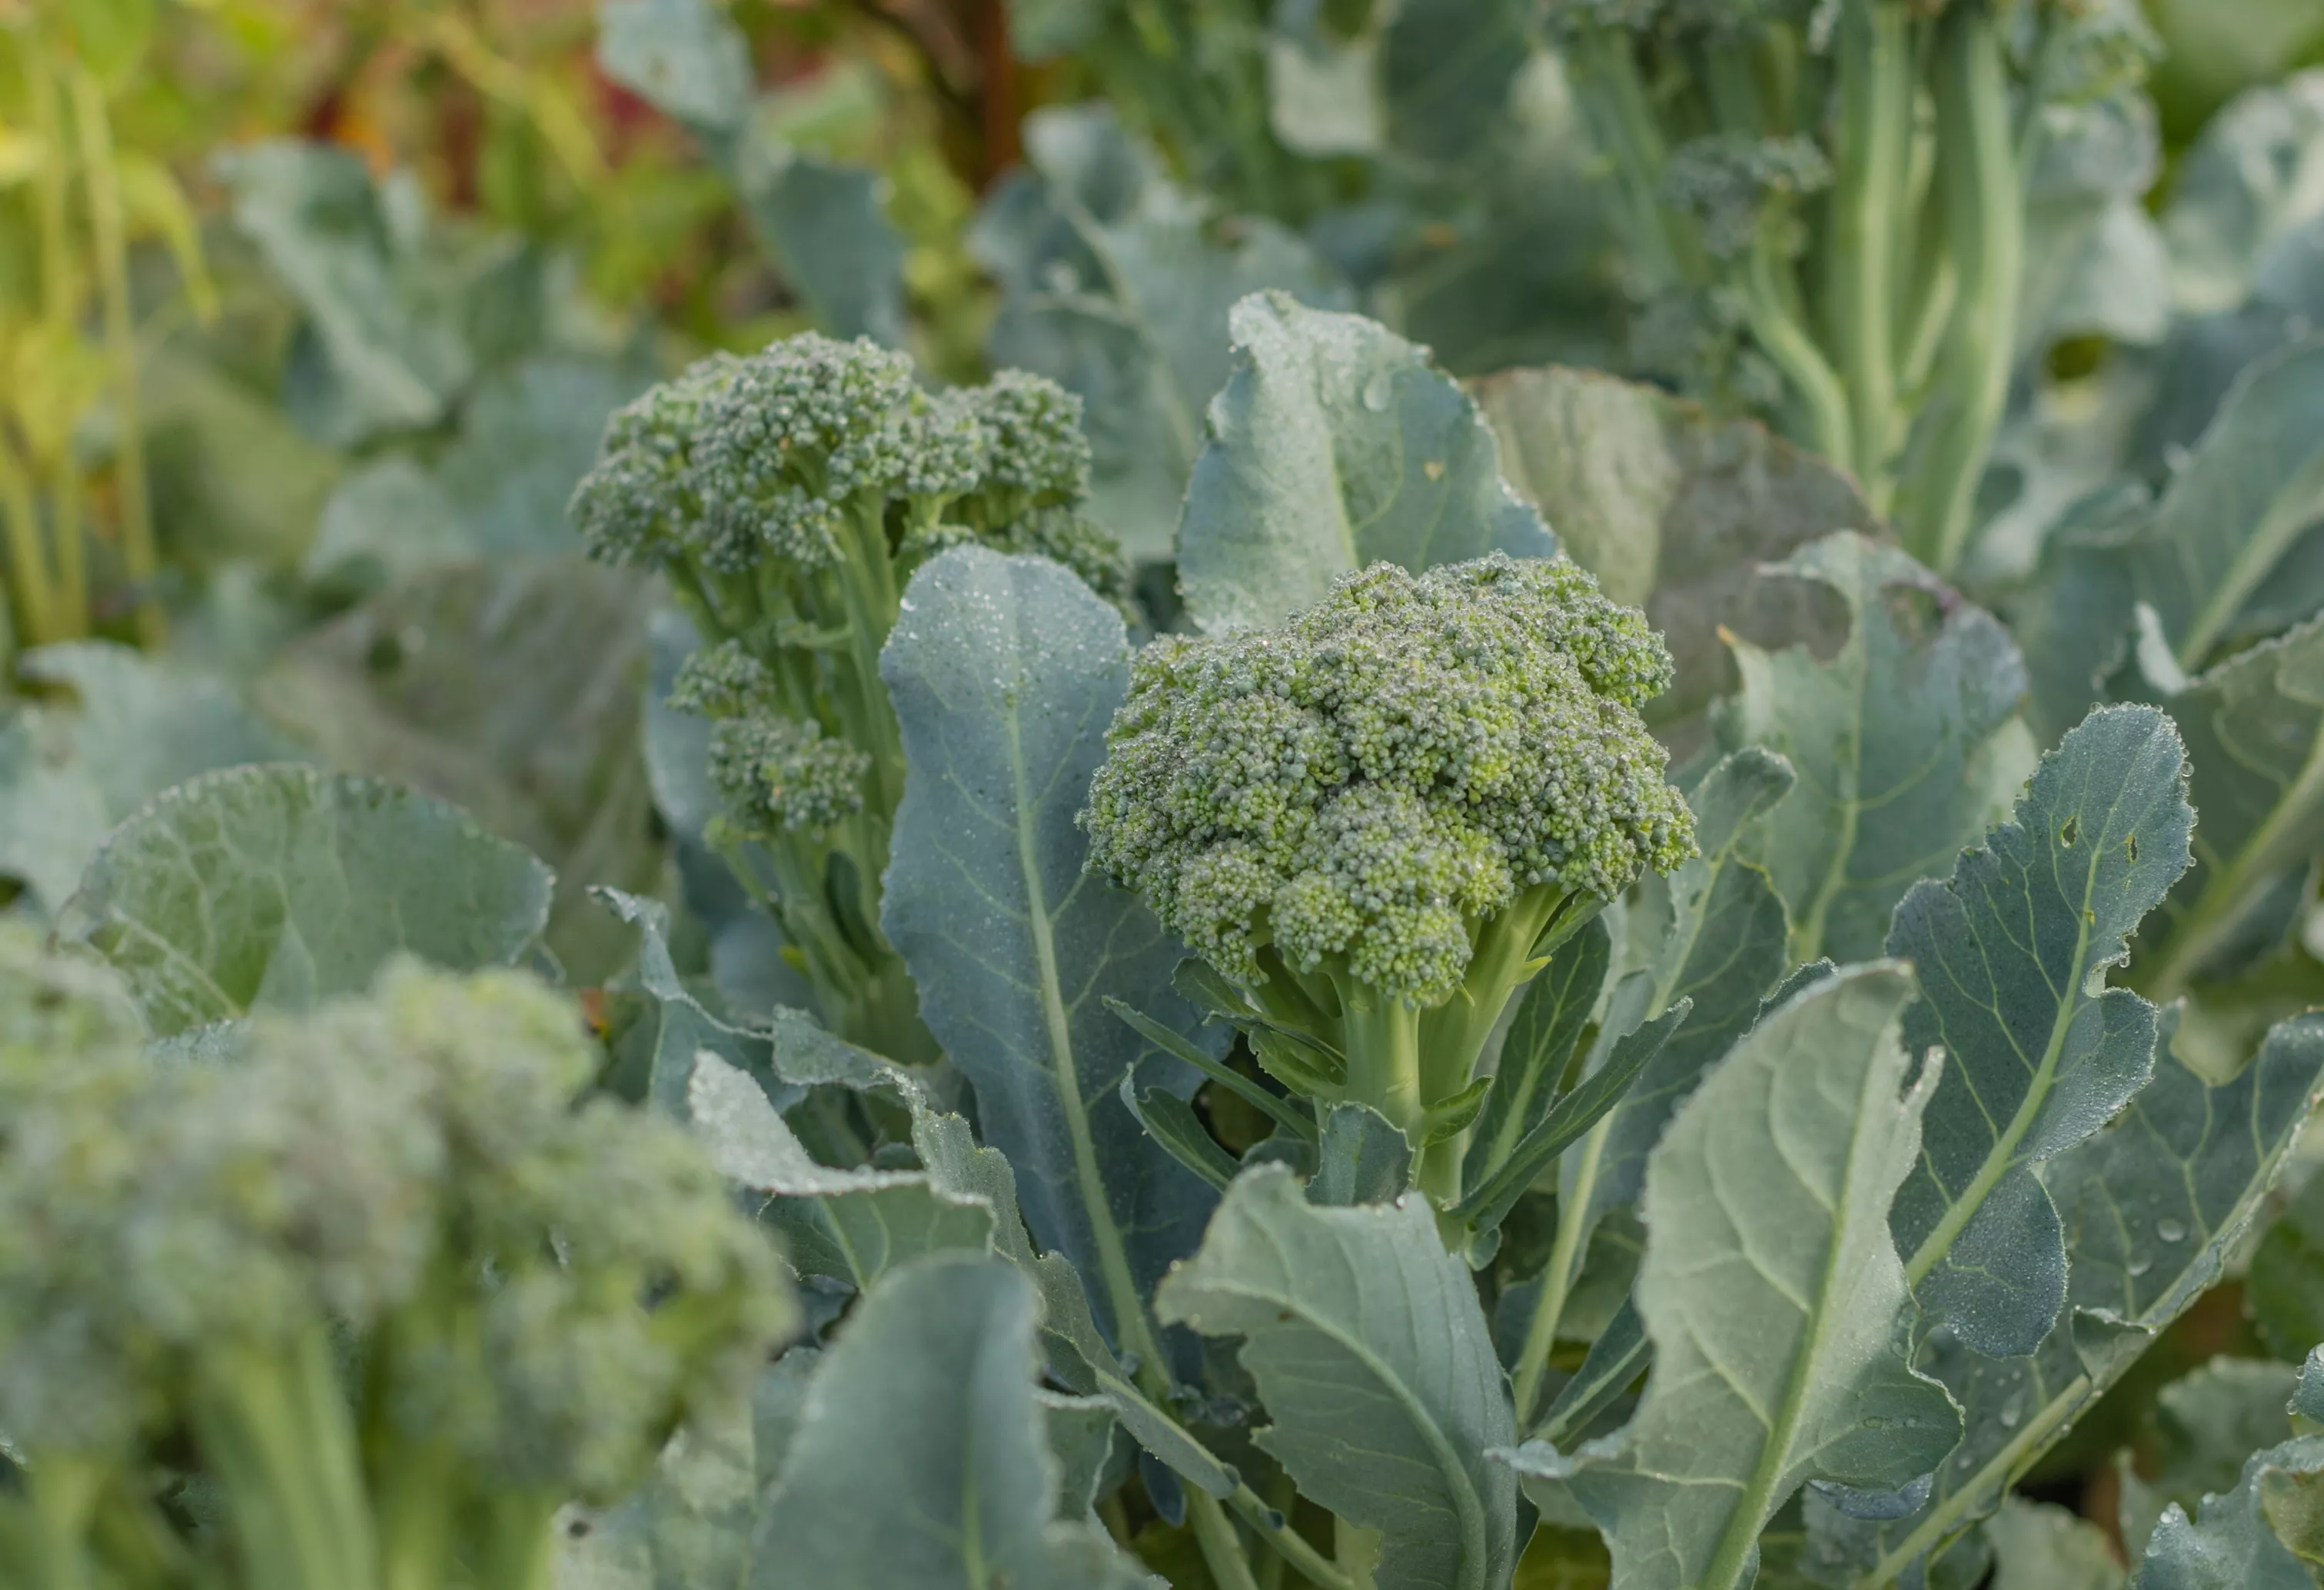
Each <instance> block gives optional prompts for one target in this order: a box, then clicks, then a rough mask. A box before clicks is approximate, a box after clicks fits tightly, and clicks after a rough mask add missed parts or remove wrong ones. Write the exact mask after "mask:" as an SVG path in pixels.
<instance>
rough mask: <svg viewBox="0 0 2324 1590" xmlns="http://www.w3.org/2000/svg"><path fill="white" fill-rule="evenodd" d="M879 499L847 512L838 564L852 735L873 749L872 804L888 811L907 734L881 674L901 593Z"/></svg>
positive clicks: (899, 787)
mask: <svg viewBox="0 0 2324 1590" xmlns="http://www.w3.org/2000/svg"><path fill="white" fill-rule="evenodd" d="M880 514H881V509H880V507H879V505H878V504H876V503H875V504H870V505H865V506H859V507H858V508H857V510H856V511H855V512H854V513H851V514H850V515H849V516H848V522H849V527H850V533H848V534H847V535H845V536H844V537H843V538H842V541H843V542H844V546H843V548H842V553H843V556H842V559H841V562H840V566H839V569H838V570H837V575H838V582H839V588H840V597H841V602H842V605H843V609H844V614H845V616H846V622H847V639H848V660H849V668H848V670H847V671H848V672H850V673H851V674H852V675H853V679H851V680H850V681H849V683H850V689H851V693H852V695H853V698H854V700H853V710H854V712H855V714H856V715H857V718H856V721H855V722H854V723H853V724H852V725H850V729H851V731H852V732H851V733H850V734H849V735H848V738H849V739H850V740H851V741H853V743H854V744H856V745H857V746H859V747H860V748H862V750H865V751H868V752H870V753H871V780H872V790H871V794H872V797H873V804H875V805H876V806H877V808H878V809H879V810H880V811H881V812H882V813H883V814H884V813H891V812H893V811H894V810H895V809H896V803H897V802H898V801H899V800H902V799H903V794H904V739H903V732H902V730H900V729H899V727H898V726H897V724H896V712H895V708H894V707H891V706H890V705H889V702H888V687H887V686H886V685H885V684H884V683H882V682H881V678H880V650H881V647H883V646H885V645H886V644H887V643H888V632H889V631H890V630H891V629H893V628H894V627H895V626H896V615H897V614H898V612H899V601H900V596H899V592H898V591H897V589H896V577H895V570H894V569H893V568H892V567H891V566H890V561H889V556H888V530H887V526H886V524H885V523H884V522H882V521H881V517H880Z"/></svg>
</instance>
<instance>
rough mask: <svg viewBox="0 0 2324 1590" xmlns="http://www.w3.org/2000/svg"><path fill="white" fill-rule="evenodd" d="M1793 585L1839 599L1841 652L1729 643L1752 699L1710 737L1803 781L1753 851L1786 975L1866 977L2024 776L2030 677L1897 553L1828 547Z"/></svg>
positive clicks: (1807, 551)
mask: <svg viewBox="0 0 2324 1590" xmlns="http://www.w3.org/2000/svg"><path fill="white" fill-rule="evenodd" d="M1783 570H1784V572H1785V573H1788V574H1790V575H1792V576H1794V578H1799V579H1802V580H1811V581H1813V582H1815V583H1817V584H1820V585H1823V586H1826V587H1830V588H1831V590H1833V591H1834V592H1836V593H1838V595H1839V596H1840V599H1841V601H1843V602H1844V603H1846V604H1847V606H1848V611H1849V619H1850V623H1849V636H1848V639H1847V641H1846V642H1845V643H1843V644H1842V645H1841V647H1840V651H1839V653H1838V654H1837V655H1836V656H1834V657H1833V658H1832V659H1831V661H1829V662H1820V661H1817V660H1816V658H1815V656H1814V654H1813V653H1812V652H1810V651H1809V649H1808V648H1807V647H1805V646H1792V647H1789V648H1786V649H1785V650H1784V651H1781V652H1766V651H1762V650H1761V649H1759V648H1758V647H1757V646H1754V645H1752V644H1750V643H1749V642H1744V641H1739V640H1738V641H1736V642H1733V649H1734V652H1735V661H1736V664H1737V666H1738V668H1739V669H1740V670H1741V672H1742V680H1743V684H1742V689H1741V691H1740V693H1739V694H1738V695H1737V696H1736V697H1735V698H1734V699H1733V700H1731V701H1729V702H1727V703H1725V704H1723V705H1722V707H1720V711H1719V712H1718V714H1717V715H1716V717H1715V720H1714V721H1715V726H1716V727H1717V730H1718V734H1719V738H1720V743H1721V744H1726V745H1728V746H1730V747H1732V746H1738V745H1747V744H1748V745H1760V746H1764V747H1766V748H1767V749H1769V750H1772V751H1776V752H1780V753H1782V754H1783V755H1784V757H1786V758H1787V759H1789V760H1790V762H1791V763H1792V765H1793V767H1794V769H1795V770H1796V771H1797V772H1798V774H1799V780H1798V782H1797V783H1796V784H1795V785H1794V787H1793V789H1792V792H1791V793H1790V794H1789V795H1787V796H1785V797H1784V800H1782V801H1780V802H1778V803H1777V805H1776V806H1775V809H1774V810H1773V811H1772V812H1770V813H1769V814H1768V816H1767V818H1766V822H1765V823H1763V824H1762V825H1760V826H1759V827H1757V829H1756V830H1755V831H1754V833H1753V835H1752V836H1751V837H1750V838H1748V839H1747V840H1746V841H1745V842H1744V845H1743V855H1745V856H1746V857H1747V858H1748V859H1750V860H1753V861H1756V862H1757V863H1759V864H1761V865H1763V866H1764V867H1766V870H1767V874H1768V877H1769V878H1770V879H1771V880H1772V881H1773V882H1774V883H1775V892H1777V893H1778V894H1780V895H1782V896H1783V899H1784V906H1785V907H1786V909H1787V911H1788V913H1789V916H1790V920H1791V926H1792V941H1791V958H1792V959H1793V960H1794V961H1807V960H1813V959H1814V958H1816V957H1818V956H1820V955H1830V956H1831V957H1833V958H1835V959H1838V960H1858V959H1863V958H1865V957H1869V956H1873V955H1877V954H1878V953H1879V952H1880V944H1881V940H1882V938H1884V937H1885V936H1886V932H1887V929H1888V914H1889V912H1890V911H1892V910H1894V909H1895V904H1896V901H1897V900H1898V899H1899V898H1901V897H1902V896H1903V894H1904V891H1905V890H1906V889H1908V888H1910V887H1911V886H1912V883H1913V881H1914V879H1916V878H1921V877H1925V876H1928V875H1930V874H1934V873H1938V872H1941V871H1942V870H1943V869H1944V867H1945V865H1946V864H1947V863H1948V862H1950V860H1951V858H1952V857H1953V855H1954V854H1955V853H1956V852H1958V851H1959V850H1960V848H1961V847H1962V846H1966V845H1969V844H1972V843H1974V842H1975V840H1976V839H1977V837H1978V835H1979V834H1981V833H1982V832H1984V830H1985V827H1986V826H1987V824H1988V823H1990V822H1992V821H1993V820H1994V819H1995V818H1997V816H1998V815H1999V814H2000V812H2001V811H2002V810H2003V809H2005V808H2006V802H2007V801H2008V800H2009V797H2010V795H2011V794H2012V793H2013V792H2014V791H2015V790H2016V788H2017V786H2018V784H2019V783H2020V782H2021V781H2023V780H2024V777H2025V774H2026V773H2027V772H2030V771H2031V770H2032V766H2033V742H2032V738H2031V736H2030V735H2027V733H2026V731H2025V728H2024V725H2023V724H2022V723H2020V722H2019V721H2018V720H2017V717H2016V707H2017V700H2018V698H2019V697H2020V696H2022V695H2024V693H2025V668H2024V663H2023V662H2022V661H2020V660H2019V658H2018V655H2017V648H2016V647H2015V645H2013V644H2012V643H2011V642H2010V639H2009V635H2008V633H2007V632H2006V630H2004V629H2003V628H2002V627H2001V625H2000V624H1997V623H1995V622H1994V620H1993V619H1992V617H1991V616H1990V615H1987V614H1986V613H1984V612H1983V611H1982V610H1980V609H1978V608H1976V607H1972V606H1970V605H1969V604H1968V603H1966V602H1964V601H1962V600H1961V599H1960V596H1958V595H1956V594H1955V593H1954V592H1953V591H1952V590H1951V589H1950V588H1949V587H1946V586H1944V585H1943V584H1941V583H1940V582H1939V581H1938V580H1937V579H1936V578H1935V577H1934V576H1932V575H1931V574H1930V573H1929V572H1928V571H1927V570H1925V569H1923V568H1921V566H1920V565H1919V564H1917V563H1914V561H1913V560H1912V559H1909V558H1907V557H1906V556H1904V553H1902V552H1899V551H1896V550H1894V549H1892V548H1888V547H1883V546H1880V545H1877V544H1876V543H1874V542H1872V541H1867V540H1865V539H1864V538H1863V537H1862V536H1859V535H1856V534H1853V533H1844V534H1840V535H1834V536H1830V537H1827V538H1825V539H1824V540H1821V541H1816V542H1813V543H1812V544H1811V545H1809V546H1807V547H1805V548H1803V549H1802V550H1800V551H1798V552H1797V553H1795V554H1794V556H1793V557H1792V559H1790V561H1788V562H1787V563H1785V564H1784V565H1783Z"/></svg>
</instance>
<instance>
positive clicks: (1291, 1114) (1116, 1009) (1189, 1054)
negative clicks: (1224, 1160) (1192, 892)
mask: <svg viewBox="0 0 2324 1590" xmlns="http://www.w3.org/2000/svg"><path fill="white" fill-rule="evenodd" d="M1200 965H1202V963H1200V962H1197V961H1192V960H1187V961H1181V962H1180V963H1179V964H1178V969H1177V970H1176V971H1175V972H1173V973H1172V974H1171V975H1170V985H1171V986H1172V987H1173V988H1175V989H1176V990H1177V991H1178V992H1179V993H1181V994H1185V993H1187V985H1188V982H1189V979H1188V978H1187V976H1186V975H1185V973H1186V968H1187V967H1188V966H1200ZM1203 969H1204V970H1205V971H1208V970H1209V968H1208V967H1204V968H1203ZM1213 975H1215V974H1213ZM1198 1003H1199V1002H1198ZM1105 1008H1106V1009H1107V1010H1110V1011H1111V1012H1113V1013H1114V1014H1115V1015H1116V1016H1118V1017H1120V1019H1121V1020H1122V1021H1126V1022H1128V1023H1129V1024H1130V1028H1131V1030H1132V1031H1135V1032H1137V1033H1138V1035H1139V1037H1141V1038H1143V1039H1145V1040H1147V1041H1148V1042H1149V1043H1151V1044H1153V1045H1154V1046H1155V1047H1156V1048H1157V1049H1161V1050H1162V1051H1163V1052H1164V1053H1166V1054H1171V1055H1176V1057H1177V1058H1180V1059H1182V1060H1184V1061H1185V1062H1186V1064H1188V1065H1190V1066H1192V1067H1194V1069H1195V1070H1197V1071H1200V1072H1201V1073H1202V1074H1203V1076H1205V1077H1209V1078H1210V1079H1211V1081H1212V1082H1213V1083H1214V1084H1215V1085H1217V1086H1220V1087H1223V1088H1225V1089H1226V1090H1227V1091H1228V1092H1229V1093H1231V1094H1233V1095H1235V1096H1236V1097H1237V1098H1239V1099H1240V1100H1242V1101H1243V1103H1245V1104H1247V1105H1250V1107H1251V1108H1252V1109H1254V1110H1257V1111H1258V1112H1259V1114H1263V1115H1265V1116H1266V1117H1267V1118H1268V1120H1270V1121H1272V1122H1274V1123H1276V1124H1277V1126H1279V1127H1281V1128H1283V1130H1284V1131H1286V1132H1289V1133H1290V1134H1291V1135H1292V1136H1294V1137H1296V1138H1304V1139H1306V1140H1308V1141H1310V1142H1312V1141H1314V1136H1315V1122H1314V1117H1313V1116H1311V1115H1309V1114H1306V1113H1305V1112H1304V1111H1303V1110H1301V1109H1300V1107H1299V1106H1298V1105H1296V1104H1294V1103H1292V1102H1291V1101H1290V1100H1288V1099H1285V1098H1282V1097H1279V1096H1278V1095H1275V1094H1272V1093H1269V1092H1268V1090H1267V1089H1266V1088H1264V1087H1261V1086H1259V1084H1258V1083H1256V1082H1254V1081H1252V1080H1251V1079H1250V1077H1246V1076H1244V1075H1243V1074H1242V1073H1241V1072H1240V1071H1238V1070H1236V1069H1234V1068H1232V1067H1231V1066H1228V1065H1226V1064H1224V1063H1223V1062H1222V1061H1220V1060H1218V1059H1216V1058H1213V1056H1211V1055H1208V1054H1205V1053H1204V1052H1203V1050H1201V1049H1197V1048H1195V1047H1194V1045H1193V1044H1191V1043H1189V1042H1188V1041H1186V1040H1185V1037H1183V1036H1182V1035H1181V1034H1179V1033H1177V1032H1175V1031H1171V1030H1170V1029H1169V1028H1167V1027H1165V1026H1164V1025H1162V1023H1161V1022H1159V1021H1156V1020H1155V1019H1154V1018H1153V1017H1151V1016H1149V1015H1148V1014H1147V1013H1146V1012H1143V1011H1139V1010H1133V1009H1131V1008H1130V1006H1129V1005H1126V1004H1124V1003H1121V1002H1120V1000H1118V999H1114V998H1112V997H1111V996H1109V997H1108V998H1107V999H1106V1001H1105ZM1206 1008H1211V1009H1217V1008H1218V1007H1215V1006H1210V1007H1206ZM1220 1013H1221V1014H1224V1015H1228V1016H1230V1017H1231V1016H1232V1015H1233V1013H1234V1012H1233V1008H1232V1007H1228V1008H1227V1009H1225V1010H1223V1011H1221V1012H1220Z"/></svg>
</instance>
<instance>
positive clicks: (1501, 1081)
mask: <svg viewBox="0 0 2324 1590" xmlns="http://www.w3.org/2000/svg"><path fill="white" fill-rule="evenodd" d="M1612 956H1613V939H1612V937H1611V936H1610V935H1609V933H1608V932H1607V931H1606V924H1605V922H1604V921H1603V920H1600V919H1597V918H1592V919H1591V920H1590V921H1589V922H1588V923H1586V924H1584V926H1583V927H1582V930H1581V931H1580V932H1578V933H1576V934H1574V935H1572V937H1571V938H1567V939H1566V941H1565V942H1564V943H1563V944H1561V945H1560V946H1558V948H1557V951H1556V953H1555V954H1554V955H1552V956H1551V957H1550V958H1549V965H1547V966H1544V967H1543V968H1542V969H1541V970H1540V972H1538V973H1537V974H1535V976H1534V980H1533V982H1532V983H1531V984H1530V985H1527V986H1526V991H1525V996H1524V997H1523V998H1522V999H1520V1000H1519V1001H1518V1002H1517V1013H1516V1014H1515V1015H1513V1016H1511V1017H1510V1018H1509V1024H1508V1032H1507V1033H1506V1034H1505V1035H1504V1036H1503V1038H1502V1040H1501V1058H1500V1063H1499V1066H1498V1067H1496V1068H1495V1070H1494V1073H1493V1091H1492V1092H1491V1094H1490V1095H1488V1096H1487V1097H1486V1100H1485V1113H1484V1114H1481V1115H1480V1116H1479V1117H1478V1118H1477V1128H1476V1131H1475V1132H1473V1133H1472V1134H1471V1137H1470V1140H1469V1152H1468V1155H1467V1157H1466V1159H1465V1160H1463V1161H1462V1169H1461V1183H1462V1186H1463V1187H1475V1186H1476V1185H1477V1184H1478V1183H1480V1181H1482V1180H1483V1179H1485V1178H1486V1177H1487V1176H1488V1175H1489V1174H1490V1173H1491V1172H1492V1170H1493V1169H1494V1168H1495V1167H1497V1166H1499V1165H1501V1164H1503V1163H1505V1162H1506V1161H1507V1160H1508V1157H1509V1155H1510V1154H1511V1153H1512V1152H1514V1151H1516V1149H1517V1144H1518V1143H1519V1142H1522V1141H1524V1139H1525V1136H1526V1133H1527V1132H1531V1131H1532V1130H1533V1129H1534V1128H1535V1127H1536V1126H1538V1125H1540V1124H1541V1121H1542V1117H1543V1116H1545V1115H1546V1114H1549V1110H1550V1106H1551V1105H1553V1104H1554V1103H1556V1101H1557V1095H1558V1090H1559V1089H1560V1088H1561V1087H1562V1086H1563V1085H1564V1081H1565V1072H1566V1068H1567V1066H1568V1065H1570V1064H1571V1063H1572V1058H1573V1050H1574V1046H1575V1045H1576V1044H1577V1043H1579V1042H1580V1041H1581V1038H1582V1029H1583V1028H1585V1027H1587V1026H1588V1025H1589V1024H1590V1018H1591V1016H1592V1015H1594V1014H1595V1013H1596V1012H1597V1009H1598V996H1599V994H1600V993H1601V992H1602V991H1603V990H1604V988H1605V985H1606V968H1607V966H1608V965H1609V962H1610V960H1611V958H1612Z"/></svg>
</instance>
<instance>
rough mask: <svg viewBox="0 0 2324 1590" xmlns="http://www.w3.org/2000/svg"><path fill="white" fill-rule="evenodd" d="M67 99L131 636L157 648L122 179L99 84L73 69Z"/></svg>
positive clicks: (160, 628) (160, 638)
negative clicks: (109, 368) (106, 372)
mask: <svg viewBox="0 0 2324 1590" xmlns="http://www.w3.org/2000/svg"><path fill="white" fill-rule="evenodd" d="M71 98H72V108H73V125H74V129H75V131H76V132H77V133H78V134H79V143H80V157H81V174H82V185H83V188H84V190H86V198H87V199H88V221H89V230H90V232H91V234H92V242H93V243H94V245H95V253H96V256H97V294H98V298H99V300H100V301H101V302H102V304H103V306H104V320H105V347H106V356H107V358H108V359H109V360H110V361H111V363H112V365H113V408H114V413H113V419H114V427H115V442H114V460H115V470H114V474H115V485H116V487H117V489H118V490H119V492H120V495H121V561H122V566H123V568H124V571H125V572H126V573H127V574H128V576H129V582H130V584H131V586H133V587H134V588H135V592H136V599H137V638H138V640H139V641H140V642H142V643H143V645H144V646H145V647H146V648H147V649H148V650H149V651H158V650H160V649H161V644H162V642H164V641H165V640H167V639H168V638H169V637H168V630H167V621H166V620H165V619H164V617H163V616H162V613H161V594H160V593H159V592H158V591H156V590H155V589H154V588H153V582H154V579H155V578H156V577H157V576H158V575H159V574H160V572H161V559H160V556H159V554H158V553H157V552H156V550H155V549H154V545H153V507H152V501H151V499H150V497H149V496H148V495H147V484H146V476H145V420H144V414H143V406H142V404H141V402H140V400H139V396H138V383H137V330H136V327H135V324H134V321H133V320H132V319H131V302H130V297H129V228H128V220H127V217H126V215H125V212H124V208H123V204H122V197H121V182H120V178H119V175H118V173H116V172H115V170H114V162H113V126H112V124H111V122H110V121H109V120H108V119H107V117H106V108H105V90H104V89H103V88H101V87H100V86H99V85H98V83H97V79H96V78H95V77H94V76H93V75H91V74H90V73H89V72H88V70H86V69H78V68H77V69H75V70H74V72H73V74H72V80H71Z"/></svg>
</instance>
